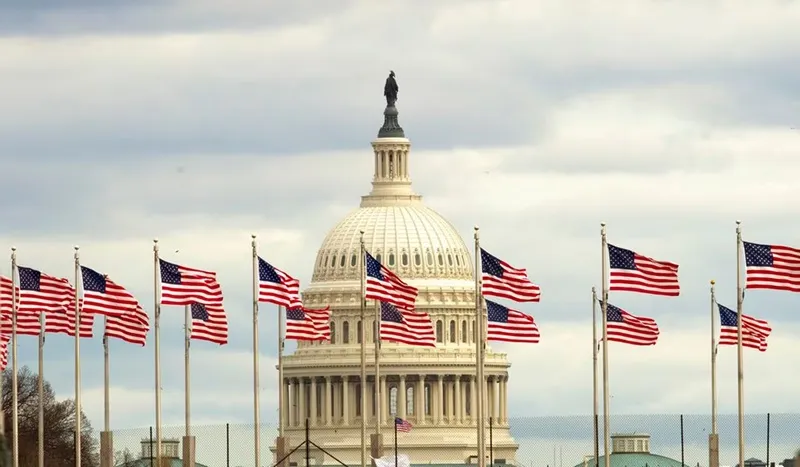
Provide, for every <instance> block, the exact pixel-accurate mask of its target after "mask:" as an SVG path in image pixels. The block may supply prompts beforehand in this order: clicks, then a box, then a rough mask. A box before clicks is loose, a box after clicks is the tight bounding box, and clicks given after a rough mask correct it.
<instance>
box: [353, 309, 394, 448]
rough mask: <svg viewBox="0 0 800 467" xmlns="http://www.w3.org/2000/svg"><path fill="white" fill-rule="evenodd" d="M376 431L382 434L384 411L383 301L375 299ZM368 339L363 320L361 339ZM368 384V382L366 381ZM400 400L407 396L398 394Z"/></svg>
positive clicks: (365, 324) (365, 323)
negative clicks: (382, 362) (382, 360)
mask: <svg viewBox="0 0 800 467" xmlns="http://www.w3.org/2000/svg"><path fill="white" fill-rule="evenodd" d="M375 331H376V333H377V334H376V335H375V383H374V384H375V397H376V399H375V433H376V434H381V416H382V415H383V414H382V412H383V410H382V407H381V406H382V405H383V404H381V402H382V401H383V399H381V396H382V394H381V303H380V301H378V300H375ZM366 339H367V322H366V321H364V320H361V341H362V342H363V341H366ZM365 384H366V383H365ZM397 397H398V400H399V398H400V397H405V394H402V395H401V394H399V393H398V394H397ZM361 414H362V415H363V416H366V414H365V413H364V412H361Z"/></svg>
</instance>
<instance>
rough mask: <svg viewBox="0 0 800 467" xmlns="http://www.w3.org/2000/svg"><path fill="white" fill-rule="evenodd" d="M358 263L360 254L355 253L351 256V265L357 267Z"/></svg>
mask: <svg viewBox="0 0 800 467" xmlns="http://www.w3.org/2000/svg"><path fill="white" fill-rule="evenodd" d="M356 263H358V256H356V255H355V253H353V256H351V257H350V266H352V267H356Z"/></svg>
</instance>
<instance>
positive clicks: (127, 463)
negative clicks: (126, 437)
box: [116, 438, 207, 467]
mask: <svg viewBox="0 0 800 467" xmlns="http://www.w3.org/2000/svg"><path fill="white" fill-rule="evenodd" d="M155 447H156V442H155V441H153V440H151V439H150V438H145V439H143V440H142V454H141V456H140V457H139V458H138V459H117V461H118V462H120V463H119V464H117V465H116V467H151V466H153V465H155V461H154V457H155V456H154V455H153V454H154V452H153V451H154V450H155ZM180 456H181V442H180V440H177V439H164V440H161V463H162V467H165V466H169V467H183V460H181V457H180ZM194 465H195V467H207V466H206V465H204V464H201V463H199V462H195V463H194Z"/></svg>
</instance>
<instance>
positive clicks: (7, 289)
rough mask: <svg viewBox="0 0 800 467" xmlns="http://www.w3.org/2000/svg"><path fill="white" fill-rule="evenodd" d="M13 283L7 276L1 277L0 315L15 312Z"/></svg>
mask: <svg viewBox="0 0 800 467" xmlns="http://www.w3.org/2000/svg"><path fill="white" fill-rule="evenodd" d="M12 284H13V282H11V279H9V278H8V277H5V276H0V314H8V315H10V314H11V313H13V312H14V309H13V307H12V306H11V304H12V298H13V289H12V288H11V287H12ZM17 305H19V288H17Z"/></svg>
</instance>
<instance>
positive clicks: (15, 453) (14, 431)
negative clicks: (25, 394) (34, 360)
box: [11, 246, 19, 467]
mask: <svg viewBox="0 0 800 467" xmlns="http://www.w3.org/2000/svg"><path fill="white" fill-rule="evenodd" d="M17 284H19V271H18V270H17V249H16V248H14V247H13V246H12V247H11V455H12V463H13V465H14V467H19V377H18V375H17V373H18V372H19V369H18V368H17Z"/></svg>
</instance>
